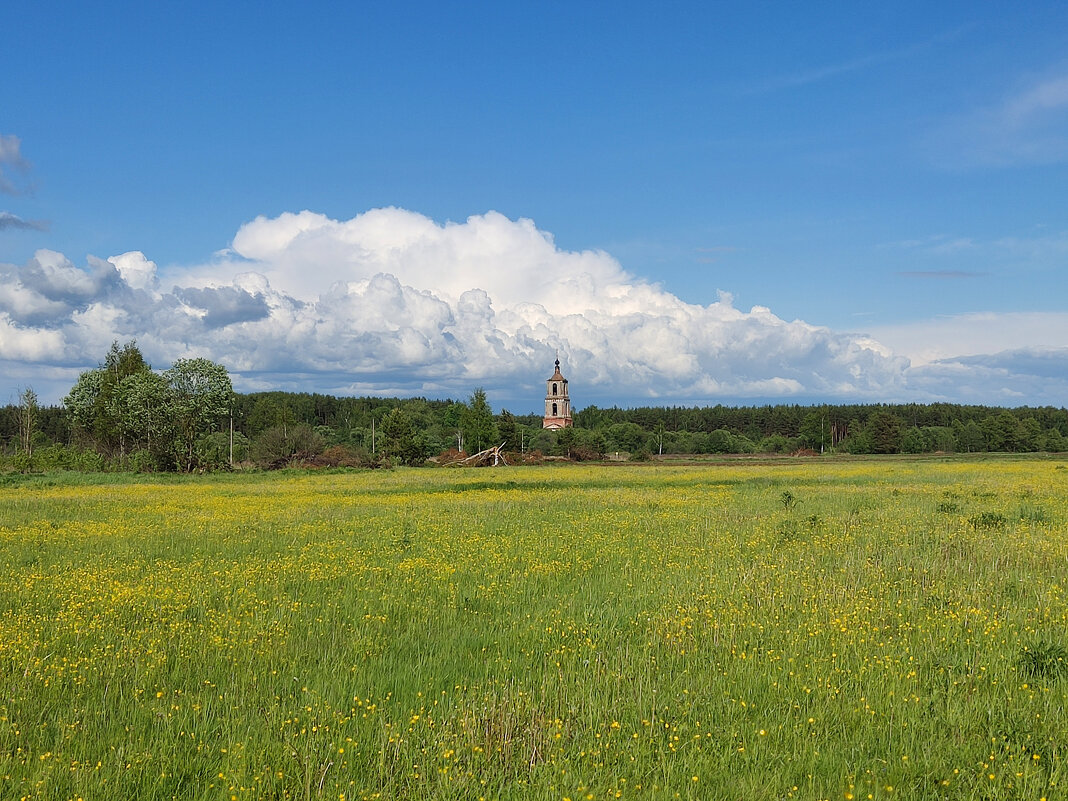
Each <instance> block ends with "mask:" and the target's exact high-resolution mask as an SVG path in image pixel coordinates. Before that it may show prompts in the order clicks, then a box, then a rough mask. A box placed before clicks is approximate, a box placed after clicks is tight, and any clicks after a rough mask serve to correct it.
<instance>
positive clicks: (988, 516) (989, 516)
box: [968, 512, 1008, 531]
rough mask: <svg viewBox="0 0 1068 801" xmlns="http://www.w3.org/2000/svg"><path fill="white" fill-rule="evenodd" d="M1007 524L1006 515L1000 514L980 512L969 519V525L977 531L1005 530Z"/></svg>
mask: <svg viewBox="0 0 1068 801" xmlns="http://www.w3.org/2000/svg"><path fill="white" fill-rule="evenodd" d="M1007 522H1008V521H1007V520H1006V518H1005V515H1003V514H1001V513H1000V512H980V513H979V514H975V515H972V516H971V517H969V518H968V523H969V524H970V525H971V527H972V528H973V529H975V530H976V531H978V530H980V529H1001V528H1005V524H1006V523H1007Z"/></svg>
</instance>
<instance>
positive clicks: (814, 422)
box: [798, 407, 831, 453]
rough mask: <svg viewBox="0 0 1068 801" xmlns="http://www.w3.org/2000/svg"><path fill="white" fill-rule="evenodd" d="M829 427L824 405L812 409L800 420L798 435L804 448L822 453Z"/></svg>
mask: <svg viewBox="0 0 1068 801" xmlns="http://www.w3.org/2000/svg"><path fill="white" fill-rule="evenodd" d="M830 433H831V432H830V428H829V426H828V425H827V409H826V407H823V408H820V409H814V410H812V411H811V412H809V413H808V414H806V415H805V417H804V419H802V420H801V428H800V430H799V432H798V436H799V437H800V439H801V443H802V444H803V445H804V447H806V448H811V449H812V450H814V451H819V452H820V453H823V451H824V446H826V445H827V444H828V440H829V438H830Z"/></svg>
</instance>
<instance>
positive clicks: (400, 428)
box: [382, 407, 426, 465]
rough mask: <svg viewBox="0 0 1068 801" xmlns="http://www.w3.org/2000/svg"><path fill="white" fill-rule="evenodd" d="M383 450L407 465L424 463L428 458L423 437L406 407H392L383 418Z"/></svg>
mask: <svg viewBox="0 0 1068 801" xmlns="http://www.w3.org/2000/svg"><path fill="white" fill-rule="evenodd" d="M382 450H383V451H384V452H385V453H386V454H387V455H388V456H390V457H393V458H395V459H398V460H399V461H400V462H401V463H403V464H407V465H416V464H422V462H423V460H424V459H426V446H425V445H424V444H423V438H422V436H421V435H420V432H419V431H418V430H417V429H416V427H415V424H414V423H413V422H412V418H411V415H409V414H408V412H406V411H405V410H404V409H401V408H399V407H398V408H395V409H391V410H390V412H389V413H388V414H387V415H386V416H385V417H384V418H382Z"/></svg>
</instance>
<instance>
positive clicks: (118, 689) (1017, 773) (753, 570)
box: [0, 458, 1068, 801]
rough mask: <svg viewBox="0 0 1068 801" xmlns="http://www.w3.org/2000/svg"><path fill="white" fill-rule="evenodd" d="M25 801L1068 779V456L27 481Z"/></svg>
mask: <svg viewBox="0 0 1068 801" xmlns="http://www.w3.org/2000/svg"><path fill="white" fill-rule="evenodd" d="M0 570H2V575H3V577H4V580H3V583H2V585H0V798H3V799H19V798H34V799H68V798H70V799H76V798H84V799H87V801H89V800H92V801H95V800H96V799H132V798H137V799H156V798H167V799H170V798H179V799H198V798H204V799H249V798H295V799H305V798H320V797H321V798H329V799H340V798H344V799H359V798H397V799H402V798H403V799H430V798H434V799H476V798H479V797H483V798H494V799H496V798H514V799H528V798H536V799H542V798H554V799H572V800H573V801H578V799H604V798H654V799H659V798H673V797H675V798H702V799H703V798H725V799H726V798H736V799H761V798H767V799H785V798H796V799H818V798H825V799H854V798H855V799H869V798H873V799H882V798H954V799H957V798H959V799H977V798H1006V799H1008V798H1013V799H1015V798H1032V799H1039V798H1049V799H1053V798H1064V797H1066V791H1068V704H1066V701H1068V698H1066V695H1068V662H1066V659H1068V650H1066V649H1068V594H1066V592H1068V463H1066V462H1065V461H1064V460H1057V459H1044V458H1034V459H991V460H983V461H971V460H966V459H951V460H886V461H877V460H868V461H863V460H860V461H833V460H830V459H827V460H820V459H809V460H783V461H781V462H777V463H774V462H773V463H743V462H738V463H731V464H721V465H708V466H658V465H652V466H640V467H633V466H613V467H598V466H569V465H563V466H546V467H536V468H501V469H492V470H491V469H486V470H397V471H392V472H369V473H346V474H342V473H339V474H316V475H304V474H291V475H286V474H271V475H253V476H221V477H205V478H175V477H170V478H162V479H155V480H150V479H144V478H140V479H139V478H132V477H131V478H123V479H115V478H113V477H97V478H80V479H79V478H69V477H59V476H52V477H49V476H46V477H41V478H37V479H31V480H25V481H22V480H16V481H13V482H9V483H8V484H7V485H6V486H0Z"/></svg>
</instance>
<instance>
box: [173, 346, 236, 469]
mask: <svg viewBox="0 0 1068 801" xmlns="http://www.w3.org/2000/svg"><path fill="white" fill-rule="evenodd" d="M163 378H164V379H165V380H166V382H167V398H168V411H169V412H170V418H171V423H172V425H173V426H174V437H175V439H174V442H175V456H176V459H177V465H178V467H179V468H180V469H185V470H192V469H193V466H194V464H195V462H196V443H197V439H199V438H200V437H202V436H204V435H205V434H210V433H211V432H212V431H213V430H215V428H216V427H217V426H218V425H219V423H220V422H221V421H222V420H223V419H224V418H225V417H226V416H227V415H228V414H229V413H230V408H231V405H232V404H233V397H234V388H233V385H232V384H231V383H230V376H229V374H228V373H227V372H226V368H225V367H223V366H222V365H221V364H216V363H215V362H213V361H210V360H208V359H179V360H178V361H176V362H175V363H174V366H172V367H171V369H170V370H167V371H166V372H165V373H164V374H163Z"/></svg>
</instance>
